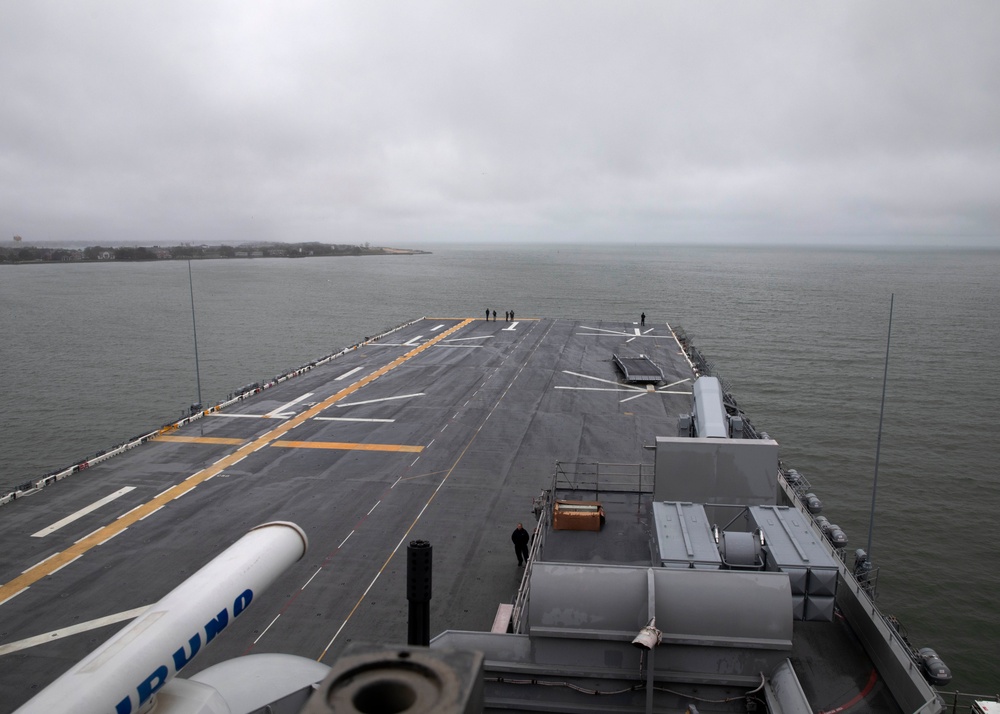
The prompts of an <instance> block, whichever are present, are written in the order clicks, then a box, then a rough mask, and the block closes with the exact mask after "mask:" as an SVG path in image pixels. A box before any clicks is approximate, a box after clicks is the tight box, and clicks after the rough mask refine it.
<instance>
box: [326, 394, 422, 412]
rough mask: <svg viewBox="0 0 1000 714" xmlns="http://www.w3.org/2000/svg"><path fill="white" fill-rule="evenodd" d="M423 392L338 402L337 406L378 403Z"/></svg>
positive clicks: (415, 395)
mask: <svg viewBox="0 0 1000 714" xmlns="http://www.w3.org/2000/svg"><path fill="white" fill-rule="evenodd" d="M422 396H424V393H423V392H417V393H416V394H397V395H396V396H394V397H382V398H381V399H366V400H365V401H363V402H337V404H336V406H337V408H338V409H343V408H344V407H356V406H358V405H359V404H378V403H379V402H388V401H391V400H393V399H409V398H410V397H422Z"/></svg>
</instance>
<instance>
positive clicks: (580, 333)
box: [576, 325, 629, 337]
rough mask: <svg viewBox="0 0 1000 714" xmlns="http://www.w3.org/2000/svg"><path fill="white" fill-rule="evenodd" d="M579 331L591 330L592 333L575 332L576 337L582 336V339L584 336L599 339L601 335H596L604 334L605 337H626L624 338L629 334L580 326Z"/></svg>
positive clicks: (622, 331)
mask: <svg viewBox="0 0 1000 714" xmlns="http://www.w3.org/2000/svg"><path fill="white" fill-rule="evenodd" d="M580 329H581V330H592V332H577V333H576V334H577V335H583V336H584V337H586V336H590V337H600V336H601V335H600V334H598V333H604V334H605V335H626V336H627V335H628V334H629V333H627V332H625V331H624V330H605V329H604V328H603V327H585V326H583V325H581V326H580Z"/></svg>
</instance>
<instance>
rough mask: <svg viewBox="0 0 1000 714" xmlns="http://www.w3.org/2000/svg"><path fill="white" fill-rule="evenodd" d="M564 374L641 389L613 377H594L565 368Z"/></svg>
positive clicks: (624, 387) (625, 387)
mask: <svg viewBox="0 0 1000 714" xmlns="http://www.w3.org/2000/svg"><path fill="white" fill-rule="evenodd" d="M563 374H569V375H572V376H574V377H582V378H583V379H592V380H594V381H595V382H604V383H605V384H614V385H615V386H617V387H620V388H621V389H626V390H632V391H635V390H637V389H639V388H638V387H632V386H630V385H628V384H620V383H619V382H616V381H614V380H613V379H602V378H600V377H592V376H591V375H589V374H580V373H579V372H569V371H567V370H565V369H564V370H563ZM641 391H644V390H641Z"/></svg>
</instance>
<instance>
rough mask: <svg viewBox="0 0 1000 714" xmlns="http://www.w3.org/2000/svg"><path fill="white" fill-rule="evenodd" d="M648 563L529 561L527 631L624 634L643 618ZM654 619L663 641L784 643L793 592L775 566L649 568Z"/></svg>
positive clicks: (645, 615) (740, 644) (787, 642)
mask: <svg viewBox="0 0 1000 714" xmlns="http://www.w3.org/2000/svg"><path fill="white" fill-rule="evenodd" d="M649 570H650V569H649V568H639V567H626V566H611V565H570V564H564V563H535V565H534V567H533V569H532V573H531V601H530V604H529V608H528V632H529V633H530V634H531V635H532V636H537V635H542V636H547V637H568V638H576V639H623V638H627V639H629V640H631V638H632V637H633V636H634V635H635V634H636V633H637V632H638V631H639V629H640V628H641V627H642V626H643V625H645V624H646V621H647V620H648V617H649V616H648V607H647V601H648V598H647V594H648V587H647V573H648V572H649ZM652 572H653V578H654V583H655V606H656V609H655V613H656V626H657V627H658V628H659V629H660V630H661V631H662V632H663V637H664V640H663V641H664V642H665V643H678V644H687V645H705V646H717V647H733V646H738V647H741V648H742V647H749V648H752V649H755V648H787V647H790V646H791V639H792V596H791V590H790V588H789V585H788V578H787V577H785V576H784V575H783V574H781V573H766V572H746V571H732V570H696V569H685V570H677V569H673V568H654V569H653V570H652Z"/></svg>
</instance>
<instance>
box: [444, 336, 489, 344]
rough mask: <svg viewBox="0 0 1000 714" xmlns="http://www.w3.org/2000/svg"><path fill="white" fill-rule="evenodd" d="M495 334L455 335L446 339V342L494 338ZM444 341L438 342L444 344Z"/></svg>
mask: <svg viewBox="0 0 1000 714" xmlns="http://www.w3.org/2000/svg"><path fill="white" fill-rule="evenodd" d="M493 337H494V335H479V336H477V337H453V338H452V339H450V340H445V341H444V342H468V341H469V340H492V339H493ZM444 342H439V343H438V344H444Z"/></svg>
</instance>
